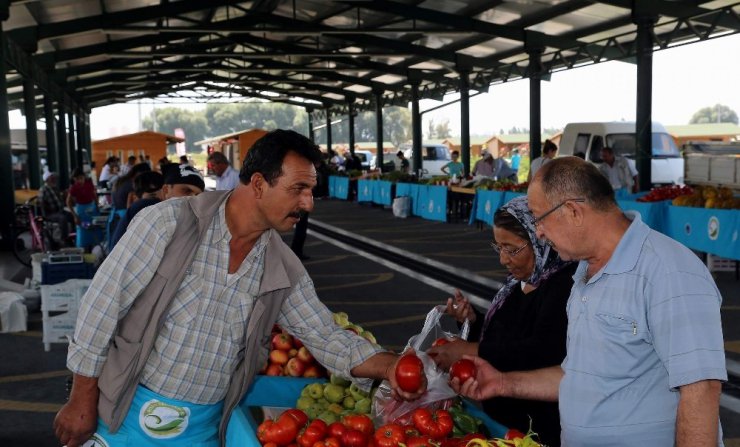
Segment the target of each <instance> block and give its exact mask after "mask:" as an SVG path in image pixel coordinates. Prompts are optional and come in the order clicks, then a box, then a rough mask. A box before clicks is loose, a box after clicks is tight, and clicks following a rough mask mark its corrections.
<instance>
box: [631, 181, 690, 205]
mask: <svg viewBox="0 0 740 447" xmlns="http://www.w3.org/2000/svg"><path fill="white" fill-rule="evenodd" d="M693 193H694V190H693V188H691V187H690V186H679V185H668V186H660V187H658V188H653V189H651V190H650V192H649V193H647V194H645V195H644V196H642V197H640V198H638V199H637V201H638V202H660V201H662V200H673V199H675V198H676V197H678V196H686V195H690V194H693Z"/></svg>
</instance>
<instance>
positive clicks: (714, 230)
mask: <svg viewBox="0 0 740 447" xmlns="http://www.w3.org/2000/svg"><path fill="white" fill-rule="evenodd" d="M707 235H708V236H709V239H711V240H713V241H716V240H717V238H718V237H719V219H717V218H716V217H715V216H712V217H710V218H709V222H707Z"/></svg>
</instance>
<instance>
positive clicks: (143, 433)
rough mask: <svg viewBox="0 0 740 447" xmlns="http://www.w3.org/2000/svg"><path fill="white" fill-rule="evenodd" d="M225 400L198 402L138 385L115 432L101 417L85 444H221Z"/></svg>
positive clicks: (102, 446)
mask: <svg viewBox="0 0 740 447" xmlns="http://www.w3.org/2000/svg"><path fill="white" fill-rule="evenodd" d="M222 411H223V403H222V402H219V403H216V404H211V405H198V404H193V403H190V402H185V401H181V400H175V399H170V398H167V397H164V396H161V395H159V394H157V393H155V392H154V391H152V390H150V389H148V388H146V387H144V386H141V385H139V386H137V387H136V394H134V400H133V402H132V403H131V409H130V410H129V412H128V414H127V416H126V419H124V420H123V424H121V428H120V429H119V430H118V432H116V433H115V434H111V433H109V432H108V426H107V425H106V424H105V422H103V420H102V419H100V418H98V430H97V432H95V434H94V435H93V436H92V437H91V438H90V439H89V440H88V441H87V442H86V443H85V444H83V446H82V447H157V446H177V447H219V439H218V425H219V422H220V421H221V413H222Z"/></svg>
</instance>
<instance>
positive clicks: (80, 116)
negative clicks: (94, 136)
mask: <svg viewBox="0 0 740 447" xmlns="http://www.w3.org/2000/svg"><path fill="white" fill-rule="evenodd" d="M75 129H77V166H79V167H84V166H85V158H84V157H83V155H82V152H83V150H84V149H85V140H86V139H87V138H85V112H83V111H82V110H77V113H76V114H75Z"/></svg>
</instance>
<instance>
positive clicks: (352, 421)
mask: <svg viewBox="0 0 740 447" xmlns="http://www.w3.org/2000/svg"><path fill="white" fill-rule="evenodd" d="M342 424H344V426H345V427H347V428H351V429H354V430H357V431H359V432H360V433H362V434H363V435H365V436H366V437H370V436H372V434H373V432H374V431H375V425H373V420H372V419H370V416H368V415H366V414H348V415H346V416H344V417H343V418H342Z"/></svg>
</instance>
